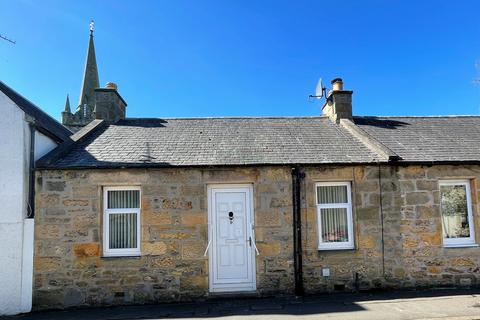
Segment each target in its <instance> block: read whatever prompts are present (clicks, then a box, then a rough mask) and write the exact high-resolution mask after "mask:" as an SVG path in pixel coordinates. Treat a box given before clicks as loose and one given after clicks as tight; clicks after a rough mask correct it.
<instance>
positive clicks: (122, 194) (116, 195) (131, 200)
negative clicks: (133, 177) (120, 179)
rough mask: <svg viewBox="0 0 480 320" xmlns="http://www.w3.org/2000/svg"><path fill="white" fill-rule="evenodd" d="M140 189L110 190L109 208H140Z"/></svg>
mask: <svg viewBox="0 0 480 320" xmlns="http://www.w3.org/2000/svg"><path fill="white" fill-rule="evenodd" d="M139 200H140V191H138V190H111V191H108V209H122V208H138V207H139V203H140V201H139Z"/></svg>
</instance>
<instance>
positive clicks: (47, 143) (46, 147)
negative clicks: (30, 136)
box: [35, 131, 57, 161]
mask: <svg viewBox="0 0 480 320" xmlns="http://www.w3.org/2000/svg"><path fill="white" fill-rule="evenodd" d="M56 146H57V144H56V143H55V141H53V140H52V139H50V138H49V137H47V136H46V135H44V134H42V133H41V132H38V131H35V161H37V160H38V159H40V158H41V157H42V156H44V155H46V154H47V153H48V152H49V151H51V150H52V149H54V148H55V147H56Z"/></svg>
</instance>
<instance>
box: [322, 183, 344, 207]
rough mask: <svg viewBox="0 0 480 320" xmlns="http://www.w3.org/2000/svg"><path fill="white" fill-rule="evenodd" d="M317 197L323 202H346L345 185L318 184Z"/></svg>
mask: <svg viewBox="0 0 480 320" xmlns="http://www.w3.org/2000/svg"><path fill="white" fill-rule="evenodd" d="M317 199H318V203H319V204H323V203H347V202H348V197H347V186H318V187H317Z"/></svg>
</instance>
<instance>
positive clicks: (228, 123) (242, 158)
mask: <svg viewBox="0 0 480 320" xmlns="http://www.w3.org/2000/svg"><path fill="white" fill-rule="evenodd" d="M378 160H379V157H378V155H377V154H376V153H375V152H373V151H371V150H370V149H369V148H367V147H366V146H365V145H364V144H362V143H361V142H360V141H359V140H357V139H356V138H355V137H354V136H352V135H351V134H350V133H348V132H347V131H346V130H345V129H344V128H342V127H341V126H339V125H336V124H334V123H332V122H331V121H330V120H329V119H328V118H326V117H294V118H268V117H265V118H194V119H126V120H121V121H119V122H117V123H116V124H111V125H104V126H97V127H96V129H94V130H92V131H91V132H90V133H89V134H87V135H86V136H84V138H83V139H80V140H78V141H77V142H76V143H74V144H73V145H72V146H71V147H70V148H69V150H67V152H62V154H61V155H60V156H58V154H57V156H56V158H54V157H53V156H52V155H47V156H46V157H44V158H42V159H40V160H39V161H38V162H37V167H39V168H111V167H162V166H217V165H256V164H321V163H367V162H375V161H378Z"/></svg>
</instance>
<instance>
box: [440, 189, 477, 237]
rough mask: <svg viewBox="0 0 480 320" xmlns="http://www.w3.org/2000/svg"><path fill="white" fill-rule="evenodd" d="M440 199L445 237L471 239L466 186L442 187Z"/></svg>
mask: <svg viewBox="0 0 480 320" xmlns="http://www.w3.org/2000/svg"><path fill="white" fill-rule="evenodd" d="M440 199H441V201H440V205H441V211H442V222H443V224H442V225H443V237H444V238H468V237H470V226H469V221H468V208H467V191H466V186H465V185H443V186H440Z"/></svg>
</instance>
